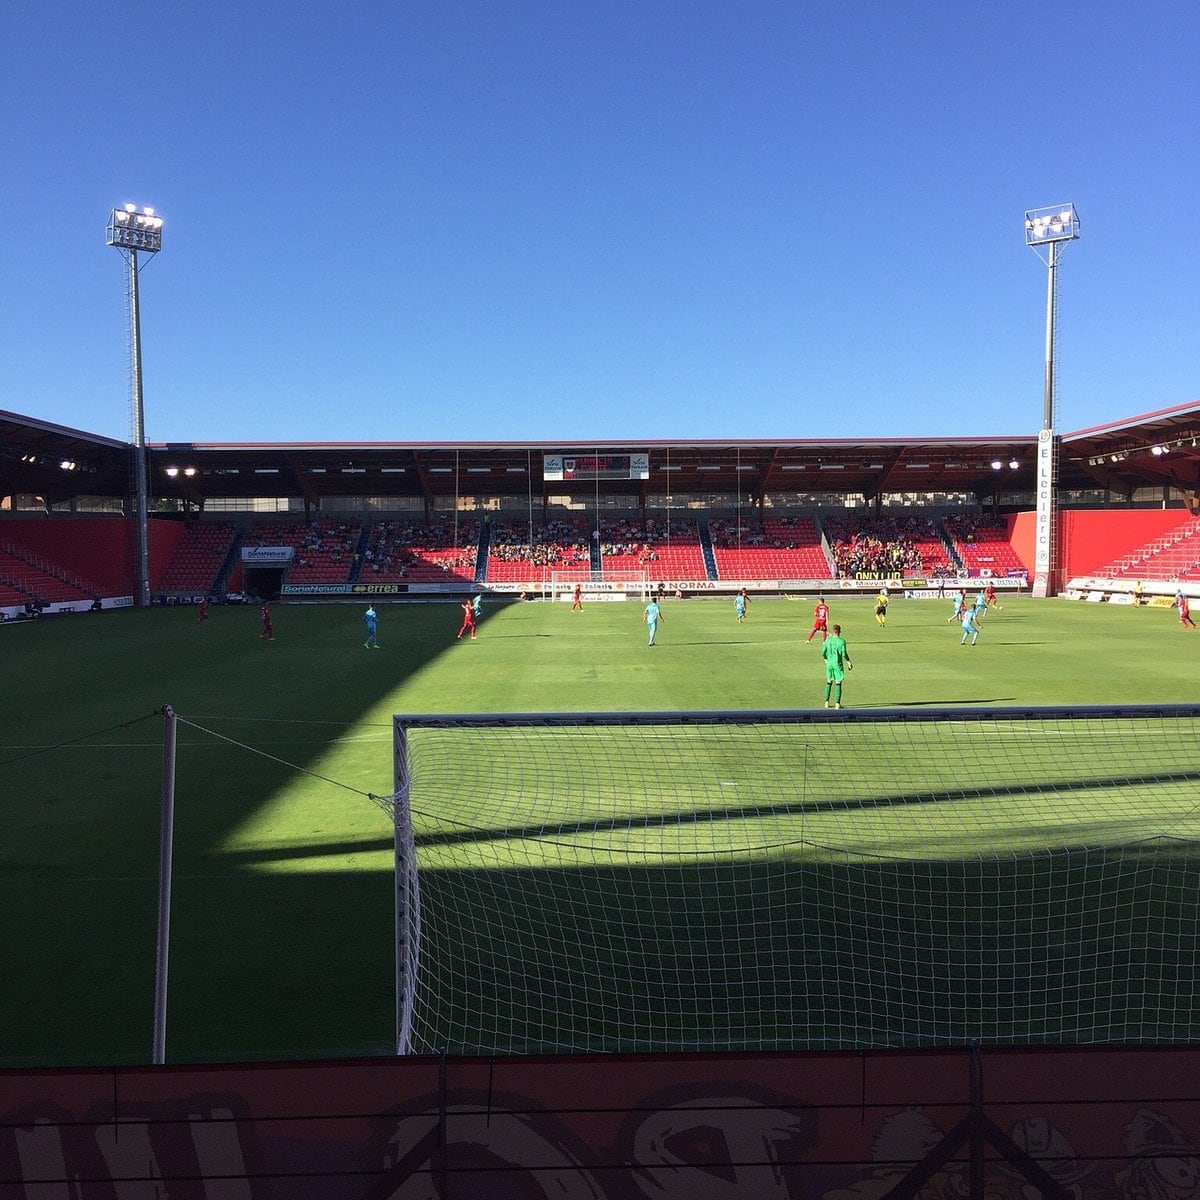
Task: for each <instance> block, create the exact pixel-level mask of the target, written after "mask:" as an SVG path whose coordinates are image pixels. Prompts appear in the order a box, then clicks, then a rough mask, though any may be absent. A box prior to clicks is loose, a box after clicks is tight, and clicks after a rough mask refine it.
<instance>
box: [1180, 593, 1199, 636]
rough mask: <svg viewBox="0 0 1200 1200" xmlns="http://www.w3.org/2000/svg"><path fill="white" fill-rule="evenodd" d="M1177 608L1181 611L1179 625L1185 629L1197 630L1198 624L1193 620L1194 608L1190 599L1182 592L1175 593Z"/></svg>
mask: <svg viewBox="0 0 1200 1200" xmlns="http://www.w3.org/2000/svg"><path fill="white" fill-rule="evenodd" d="M1175 607H1176V608H1177V609H1179V624H1180V626H1181V627H1182V628H1184V629H1195V628H1196V622H1195V621H1193V620H1192V607H1191V604H1190V603H1189V602H1188V598H1187V597H1186V596H1185V595H1184V594H1183V593H1182V592H1176V593H1175Z"/></svg>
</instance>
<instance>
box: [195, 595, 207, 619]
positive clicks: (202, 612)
mask: <svg viewBox="0 0 1200 1200" xmlns="http://www.w3.org/2000/svg"><path fill="white" fill-rule="evenodd" d="M207 620H208V597H207V596H205V597H204V598H203V599H202V600H201V601H200V614H199V616H197V617H196V624H197V625H203V624H204V622H205V621H207Z"/></svg>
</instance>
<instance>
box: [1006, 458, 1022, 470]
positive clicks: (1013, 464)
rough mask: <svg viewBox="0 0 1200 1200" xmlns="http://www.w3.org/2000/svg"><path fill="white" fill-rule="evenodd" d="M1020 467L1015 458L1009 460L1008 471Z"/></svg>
mask: <svg viewBox="0 0 1200 1200" xmlns="http://www.w3.org/2000/svg"><path fill="white" fill-rule="evenodd" d="M1020 465H1021V464H1020V463H1019V462H1017V460H1016V459H1015V458H1011V459H1009V461H1008V469H1009V470H1010V471H1015V470H1016V469H1017V468H1018V467H1019V466H1020Z"/></svg>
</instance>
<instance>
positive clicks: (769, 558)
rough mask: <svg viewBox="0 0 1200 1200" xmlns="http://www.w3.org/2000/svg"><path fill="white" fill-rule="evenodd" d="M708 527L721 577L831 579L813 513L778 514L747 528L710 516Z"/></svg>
mask: <svg viewBox="0 0 1200 1200" xmlns="http://www.w3.org/2000/svg"><path fill="white" fill-rule="evenodd" d="M708 529H709V534H710V536H711V538H712V546H713V557H714V559H715V561H716V566H717V575H718V577H719V578H722V579H828V578H830V577H831V575H832V571H831V570H830V565H829V560H828V559H827V558H826V556H825V551H824V549H823V547H822V545H821V535H820V533H819V532H818V530H817V525H816V521H815V520H814V519H813V518H811V517H808V516H791V517H778V518H775V519H768V520H765V521H764V522H763V523H762V525H761V526H754V525H751V526H749V527H746V528H743V527H742V526H741V525H740V523H739V522H737V521H736V520H731V519H730V518H728V517H724V518H720V519H710V520H709V522H708Z"/></svg>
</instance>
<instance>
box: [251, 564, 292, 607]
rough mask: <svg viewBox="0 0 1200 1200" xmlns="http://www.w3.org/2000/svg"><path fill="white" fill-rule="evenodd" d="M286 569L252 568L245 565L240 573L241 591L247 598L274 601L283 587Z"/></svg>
mask: <svg viewBox="0 0 1200 1200" xmlns="http://www.w3.org/2000/svg"><path fill="white" fill-rule="evenodd" d="M286 571H287V568H286V567H252V566H249V565H245V567H244V570H243V572H242V589H243V591H244V592H245V593H246V595H247V596H261V597H262V599H264V600H275V599H276V598H278V596H279V592H280V589H281V588H282V587H283V576H284V574H285V573H286Z"/></svg>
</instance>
